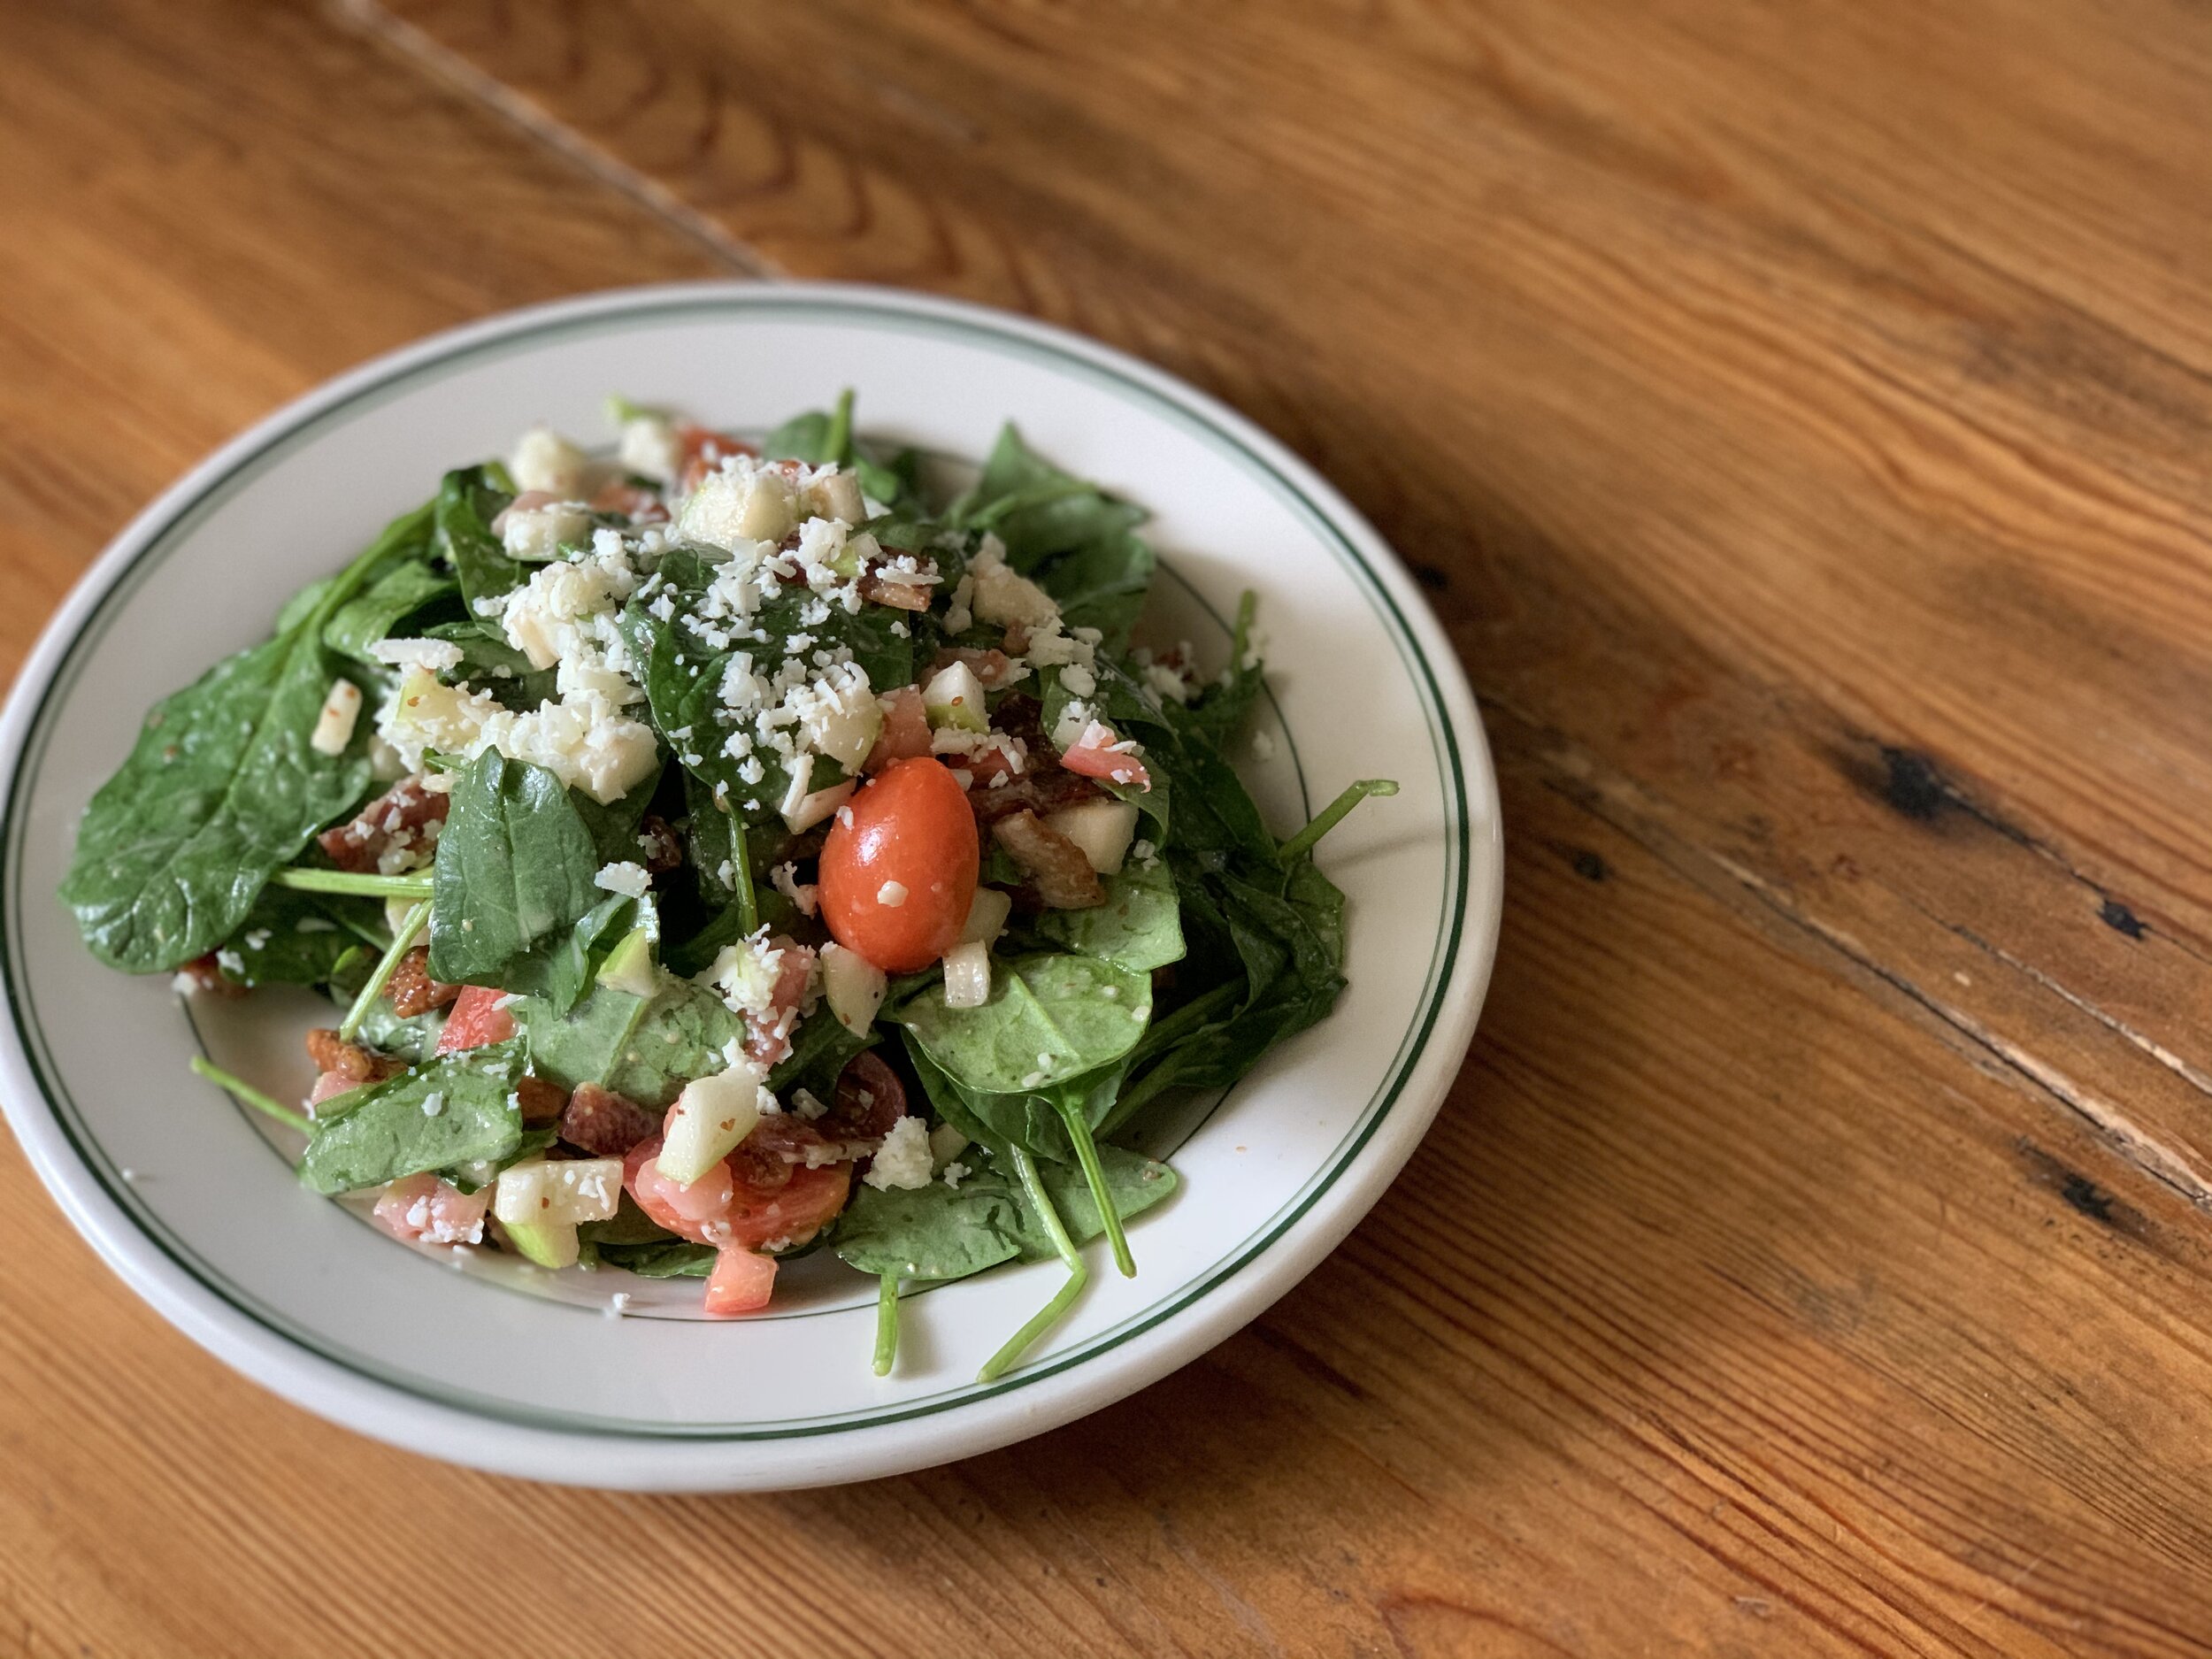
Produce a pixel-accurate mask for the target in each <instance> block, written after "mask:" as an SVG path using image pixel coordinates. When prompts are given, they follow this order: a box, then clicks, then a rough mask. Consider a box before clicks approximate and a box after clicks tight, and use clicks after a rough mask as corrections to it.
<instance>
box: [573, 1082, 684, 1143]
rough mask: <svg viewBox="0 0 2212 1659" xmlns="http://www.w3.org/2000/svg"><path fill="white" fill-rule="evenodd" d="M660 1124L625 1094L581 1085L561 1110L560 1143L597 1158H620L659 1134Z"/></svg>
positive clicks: (593, 1085)
mask: <svg viewBox="0 0 2212 1659" xmlns="http://www.w3.org/2000/svg"><path fill="white" fill-rule="evenodd" d="M660 1127H661V1120H660V1119H659V1118H657V1116H655V1115H654V1114H653V1113H651V1112H649V1111H648V1110H645V1108H644V1107H642V1106H641V1105H639V1104H638V1103H637V1102H635V1101H634V1100H632V1099H630V1098H629V1096H628V1095H626V1094H616V1093H615V1092H614V1091H613V1090H612V1089H607V1088H602V1087H599V1085H598V1084H596V1083H579V1084H578V1085H577V1086H576V1092H575V1093H574V1094H571V1095H570V1096H569V1097H568V1103H567V1104H566V1105H565V1106H564V1107H563V1108H562V1109H561V1139H562V1140H564V1141H567V1142H568V1143H569V1145H571V1146H572V1147H580V1148H583V1149H584V1150H585V1151H586V1152H588V1153H590V1154H591V1155H592V1156H594V1157H595V1158H618V1157H620V1156H623V1155H624V1154H625V1153H626V1152H628V1151H629V1149H630V1148H632V1147H634V1146H635V1145H637V1143H638V1142H639V1141H643V1140H645V1139H647V1138H648V1137H649V1136H651V1135H656V1134H658V1133H660Z"/></svg>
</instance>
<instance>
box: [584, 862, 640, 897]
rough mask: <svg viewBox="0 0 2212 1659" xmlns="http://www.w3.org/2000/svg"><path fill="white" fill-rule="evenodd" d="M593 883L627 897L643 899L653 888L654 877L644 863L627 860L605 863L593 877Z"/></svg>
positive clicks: (595, 885)
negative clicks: (648, 873) (647, 871)
mask: <svg viewBox="0 0 2212 1659" xmlns="http://www.w3.org/2000/svg"><path fill="white" fill-rule="evenodd" d="M591 880H592V885H593V886H594V887H604V888H605V889H606V890H607V891H608V892H610V893H619V894H621V895H623V896H624V897H625V898H632V899H641V898H643V897H644V896H645V895H646V894H647V893H648V892H649V891H650V890H651V888H652V886H653V878H652V877H650V876H649V875H647V874H646V873H645V866H644V865H643V864H631V863H628V862H627V861H625V862H623V863H620V864H603V865H602V866H600V870H599V873H598V874H597V875H595V876H594V877H593V878H592V879H591Z"/></svg>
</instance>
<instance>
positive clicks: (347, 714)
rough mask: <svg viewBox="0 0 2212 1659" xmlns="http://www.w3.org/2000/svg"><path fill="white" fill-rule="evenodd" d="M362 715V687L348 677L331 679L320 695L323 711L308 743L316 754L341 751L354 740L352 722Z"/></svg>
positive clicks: (339, 752) (333, 753)
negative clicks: (324, 692)
mask: <svg viewBox="0 0 2212 1659" xmlns="http://www.w3.org/2000/svg"><path fill="white" fill-rule="evenodd" d="M360 718H361V687H358V686H357V685H355V684H354V683H353V681H351V680H344V679H340V680H332V681H331V682H330V692H329V695H327V696H326V697H324V699H323V711H322V714H321V716H320V717H319V718H318V719H317V720H316V722H315V730H314V732H313V733H312V734H311V736H310V737H309V738H308V740H307V746H308V747H309V748H310V749H313V750H314V751H315V752H316V753H317V754H319V755H342V754H344V753H345V752H346V745H347V744H349V743H350V742H352V741H353V727H354V723H355V722H356V721H357V720H359V719H360Z"/></svg>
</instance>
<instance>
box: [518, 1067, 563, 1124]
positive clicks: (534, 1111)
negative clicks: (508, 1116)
mask: <svg viewBox="0 0 2212 1659" xmlns="http://www.w3.org/2000/svg"><path fill="white" fill-rule="evenodd" d="M567 1105H568V1091H567V1090H566V1089H565V1088H563V1087H561V1086H560V1085H559V1084H558V1083H556V1082H555V1081H554V1080H553V1079H551V1078H549V1077H538V1076H536V1075H534V1074H533V1073H530V1072H525V1073H524V1074H523V1075H522V1076H520V1077H518V1078H517V1079H515V1110H517V1111H518V1112H520V1113H521V1114H522V1121H523V1122H525V1123H526V1124H529V1125H532V1126H535V1125H539V1124H549V1123H551V1122H553V1120H554V1119H556V1118H558V1117H559V1116H560V1115H561V1113H562V1111H563V1110H565V1108H566V1107H567Z"/></svg>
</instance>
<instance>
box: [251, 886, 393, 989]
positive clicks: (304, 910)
mask: <svg viewBox="0 0 2212 1659" xmlns="http://www.w3.org/2000/svg"><path fill="white" fill-rule="evenodd" d="M383 927H384V915H383V911H382V910H380V908H379V907H378V905H377V904H376V902H374V901H373V900H370V899H349V898H342V897H340V896H339V895H335V894H329V893H300V892H296V891H295V890H294V889H292V888H290V887H264V888H262V889H261V891H260V893H259V894H258V895H256V897H255V899H254V902H253V908H252V909H251V910H248V911H247V912H246V918H245V920H244V921H242V922H241V923H240V924H239V925H238V929H237V931H236V932H235V933H232V934H231V936H230V937H229V938H228V939H227V940H225V941H223V944H222V946H221V948H220V949H219V950H218V952H217V956H216V960H217V963H218V965H219V967H220V968H221V970H222V972H223V977H224V978H225V979H230V980H232V981H234V982H235V983H237V984H239V985H322V984H325V983H326V982H327V981H328V980H329V979H330V976H331V975H332V973H333V972H335V971H336V969H337V966H338V964H339V963H340V962H341V961H342V960H343V959H344V958H345V956H347V955H348V954H349V952H350V951H352V950H353V949H355V948H356V947H357V946H358V945H359V944H360V943H361V941H363V940H364V939H371V938H375V937H377V936H378V935H379V934H380V933H382V932H383Z"/></svg>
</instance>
